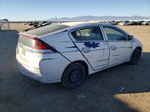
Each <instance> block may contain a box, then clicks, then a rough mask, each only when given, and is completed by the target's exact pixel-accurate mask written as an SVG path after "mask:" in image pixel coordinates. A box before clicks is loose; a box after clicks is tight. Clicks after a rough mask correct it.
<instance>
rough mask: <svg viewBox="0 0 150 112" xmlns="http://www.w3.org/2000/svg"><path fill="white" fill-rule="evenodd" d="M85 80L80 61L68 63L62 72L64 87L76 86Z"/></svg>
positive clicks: (84, 71)
mask: <svg viewBox="0 0 150 112" xmlns="http://www.w3.org/2000/svg"><path fill="white" fill-rule="evenodd" d="M85 80H86V70H85V68H84V66H83V65H82V64H80V63H73V64H71V65H69V66H68V67H67V68H66V70H65V71H64V73H63V76H62V80H61V82H62V85H63V86H64V87H66V88H70V89H73V88H76V87H78V86H80V85H81V84H82V83H83V82H84V81H85Z"/></svg>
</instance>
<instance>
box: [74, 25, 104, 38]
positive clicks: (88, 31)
mask: <svg viewBox="0 0 150 112" xmlns="http://www.w3.org/2000/svg"><path fill="white" fill-rule="evenodd" d="M71 34H72V36H73V37H74V38H75V40H77V41H81V40H84V41H90V40H93V41H94V40H103V35H102V32H101V30H100V28H99V26H96V27H89V28H83V29H80V30H77V31H74V32H72V33H71Z"/></svg>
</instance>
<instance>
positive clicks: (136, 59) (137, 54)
mask: <svg viewBox="0 0 150 112" xmlns="http://www.w3.org/2000/svg"><path fill="white" fill-rule="evenodd" d="M141 53H142V51H141V49H140V48H136V49H135V50H134V51H133V53H132V56H131V58H130V61H129V63H130V64H132V65H135V64H138V62H139V59H140V57H141Z"/></svg>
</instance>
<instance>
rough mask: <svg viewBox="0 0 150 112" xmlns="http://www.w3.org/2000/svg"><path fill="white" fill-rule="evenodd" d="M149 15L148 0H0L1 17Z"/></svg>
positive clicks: (149, 0) (21, 18) (45, 17)
mask: <svg viewBox="0 0 150 112" xmlns="http://www.w3.org/2000/svg"><path fill="white" fill-rule="evenodd" d="M84 15H92V16H134V15H139V16H150V0H0V19H4V18H7V19H9V20H44V19H49V18H55V17H58V18H59V17H75V16H84Z"/></svg>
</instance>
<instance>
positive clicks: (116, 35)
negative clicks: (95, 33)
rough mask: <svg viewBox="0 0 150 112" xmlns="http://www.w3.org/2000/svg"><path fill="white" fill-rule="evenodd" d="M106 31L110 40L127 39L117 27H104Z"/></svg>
mask: <svg viewBox="0 0 150 112" xmlns="http://www.w3.org/2000/svg"><path fill="white" fill-rule="evenodd" d="M104 31H105V33H106V35H107V38H108V40H126V35H125V34H124V33H122V32H121V31H119V30H117V29H115V28H111V27H104Z"/></svg>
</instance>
